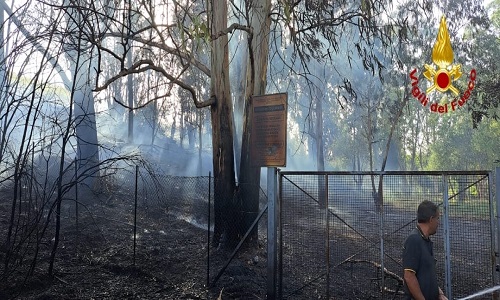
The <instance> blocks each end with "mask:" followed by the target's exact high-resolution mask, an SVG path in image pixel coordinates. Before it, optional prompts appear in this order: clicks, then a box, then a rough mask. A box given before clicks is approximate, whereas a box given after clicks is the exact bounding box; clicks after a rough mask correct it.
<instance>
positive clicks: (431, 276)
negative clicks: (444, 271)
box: [403, 228, 439, 300]
mask: <svg viewBox="0 0 500 300" xmlns="http://www.w3.org/2000/svg"><path fill="white" fill-rule="evenodd" d="M407 269H409V270H413V271H414V272H415V274H416V276H417V279H418V283H419V284H420V289H421V290H422V293H423V294H424V297H425V299H426V300H437V299H439V286H438V283H437V275H436V260H435V259H434V253H433V251H432V241H431V240H430V239H428V238H425V237H424V236H423V234H422V233H421V231H420V229H419V228H415V230H413V231H412V233H411V234H410V235H409V236H408V237H407V238H406V240H405V243H404V247H403V270H407ZM404 288H405V293H406V295H407V296H408V297H407V298H408V299H412V297H411V295H410V293H409V292H408V288H407V287H406V284H405V287H404Z"/></svg>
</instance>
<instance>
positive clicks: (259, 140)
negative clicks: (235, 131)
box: [250, 93, 287, 167]
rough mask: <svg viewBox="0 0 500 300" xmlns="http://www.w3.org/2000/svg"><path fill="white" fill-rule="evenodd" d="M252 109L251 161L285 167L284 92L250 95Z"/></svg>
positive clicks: (285, 110) (285, 106)
mask: <svg viewBox="0 0 500 300" xmlns="http://www.w3.org/2000/svg"><path fill="white" fill-rule="evenodd" d="M252 112H253V114H252V131H251V142H252V143H251V149H250V153H251V158H252V165H253V166H255V167H257V166H260V167H285V166H286V131H287V130H286V127H287V126H286V125H287V94H286V93H280V94H270V95H262V96H253V97H252Z"/></svg>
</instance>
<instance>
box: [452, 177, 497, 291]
mask: <svg viewBox="0 0 500 300" xmlns="http://www.w3.org/2000/svg"><path fill="white" fill-rule="evenodd" d="M448 195H449V201H448V203H449V232H450V254H451V282H452V292H453V297H454V298H459V297H465V296H468V295H470V294H472V293H474V292H477V291H479V290H482V289H486V288H489V287H491V286H492V285H493V280H494V279H493V276H492V274H493V273H492V263H491V262H492V261H494V259H495V257H494V252H493V251H492V249H493V248H494V247H493V240H492V237H493V232H492V226H491V225H492V224H491V222H490V217H492V216H495V215H496V214H494V211H490V197H489V191H488V176H487V174H480V175H453V176H449V177H448ZM491 207H494V206H491ZM479 299H491V296H490V297H489V298H479Z"/></svg>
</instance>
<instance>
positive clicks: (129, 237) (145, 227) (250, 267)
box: [0, 196, 266, 300]
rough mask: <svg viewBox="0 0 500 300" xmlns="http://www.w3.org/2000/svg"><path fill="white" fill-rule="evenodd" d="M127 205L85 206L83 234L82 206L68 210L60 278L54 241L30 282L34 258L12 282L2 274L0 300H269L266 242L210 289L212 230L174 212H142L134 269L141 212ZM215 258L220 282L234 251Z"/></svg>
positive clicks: (44, 248) (0, 213)
mask: <svg viewBox="0 0 500 300" xmlns="http://www.w3.org/2000/svg"><path fill="white" fill-rule="evenodd" d="M119 198H120V197H118V196H115V197H112V199H111V198H108V199H96V201H95V203H94V204H89V205H87V206H86V207H85V208H82V207H80V212H81V213H80V214H79V219H78V227H77V224H76V218H75V217H74V212H73V210H74V207H66V209H67V210H68V212H67V213H65V214H64V215H65V217H64V218H63V220H62V224H63V227H62V230H61V239H62V240H61V242H60V244H59V249H58V252H57V257H56V263H55V267H54V270H55V271H54V276H52V277H49V276H48V275H47V270H48V258H49V257H50V249H51V246H52V242H53V241H50V240H49V242H44V243H42V245H41V247H40V254H39V259H38V260H37V265H36V267H35V272H34V274H33V275H32V276H29V277H27V278H26V269H27V266H28V265H29V263H30V261H29V260H28V259H25V261H24V262H23V263H22V264H17V263H16V265H17V267H16V268H15V269H14V270H11V271H10V272H9V273H8V276H5V274H3V275H2V276H3V277H2V280H1V282H0V299H38V300H41V299H218V298H219V297H221V298H222V299H265V298H266V295H265V286H266V275H265V271H266V254H265V247H264V246H262V245H264V244H263V243H262V242H261V243H260V245H259V246H258V247H257V248H256V249H251V250H246V251H244V252H242V253H239V254H238V255H237V256H236V258H235V259H234V260H233V261H232V262H231V263H230V264H229V266H228V267H227V269H226V272H225V273H224V274H223V275H222V276H221V277H220V279H219V280H218V281H217V283H216V284H215V285H214V286H213V287H210V288H208V289H207V288H206V286H207V253H208V250H207V231H206V229H201V228H199V227H200V226H195V225H192V224H191V223H189V222H187V221H185V220H183V219H181V218H179V217H178V216H176V214H175V213H174V212H172V211H171V210H169V209H168V208H165V209H162V208H158V207H155V208H149V209H147V210H146V209H142V211H141V209H139V212H138V214H137V237H138V239H137V245H136V256H135V264H134V255H133V253H134V251H133V226H132V225H133V220H134V215H133V211H134V209H133V208H134V206H133V204H131V203H124V202H122V201H120V200H118V199H119ZM7 208H8V207H7V204H6V203H2V205H1V207H0V222H1V226H0V228H1V229H0V230H1V231H2V232H1V234H2V235H1V236H2V238H4V237H5V232H6V230H7V227H8V226H4V225H7V222H8V220H9V218H8V217H9V216H10V214H9V209H7ZM140 208H144V207H142V206H141V207H140ZM64 211H65V209H63V213H64ZM70 215H71V217H70ZM210 251H211V253H210V266H211V269H210V273H211V274H210V278H211V281H213V279H214V277H215V276H216V275H217V273H218V271H219V270H220V268H221V266H223V265H224V263H225V262H226V261H227V259H228V257H229V252H230V251H228V250H221V249H216V248H213V247H211V246H210ZM4 258H5V250H4V251H3V252H0V259H1V261H2V262H4ZM2 267H3V264H2Z"/></svg>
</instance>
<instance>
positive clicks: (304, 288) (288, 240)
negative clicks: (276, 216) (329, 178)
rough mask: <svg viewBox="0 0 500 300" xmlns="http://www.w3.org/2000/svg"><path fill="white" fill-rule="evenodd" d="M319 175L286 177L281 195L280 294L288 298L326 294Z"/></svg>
mask: <svg viewBox="0 0 500 300" xmlns="http://www.w3.org/2000/svg"><path fill="white" fill-rule="evenodd" d="M318 181H320V182H321V181H322V179H321V178H320V176H290V177H285V178H284V179H283V186H282V195H283V197H282V198H281V201H282V202H281V219H280V227H281V228H282V231H281V237H282V239H281V245H282V252H281V254H282V255H281V257H280V258H281V266H282V269H281V275H282V278H281V279H282V286H281V288H282V291H281V294H282V296H283V297H284V298H286V299H318V298H325V297H326V295H327V291H326V290H327V287H328V286H327V285H326V284H325V282H326V278H327V271H328V268H327V264H326V261H327V255H326V250H325V249H326V247H325V243H326V241H327V236H326V233H327V231H326V229H327V228H326V203H321V202H320V199H319V193H318Z"/></svg>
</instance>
